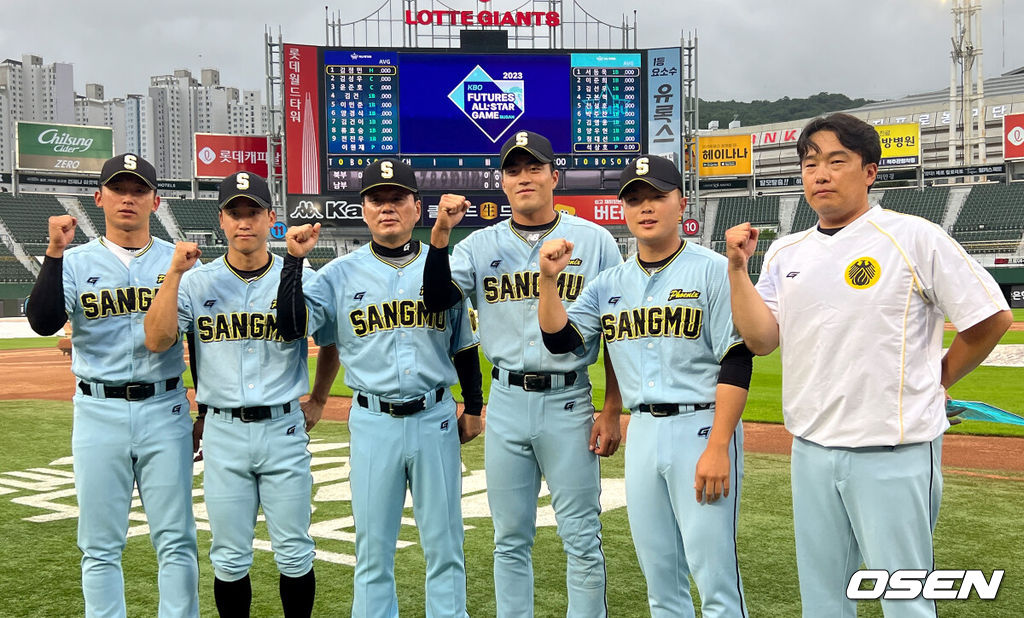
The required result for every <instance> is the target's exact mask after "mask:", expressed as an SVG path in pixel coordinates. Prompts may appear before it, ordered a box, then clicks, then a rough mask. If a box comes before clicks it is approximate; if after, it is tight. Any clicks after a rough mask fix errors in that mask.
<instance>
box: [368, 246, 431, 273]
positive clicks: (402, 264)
mask: <svg viewBox="0 0 1024 618" xmlns="http://www.w3.org/2000/svg"><path fill="white" fill-rule="evenodd" d="M366 246H368V247H369V248H370V255H372V256H373V257H375V258H377V259H378V260H380V261H381V262H383V263H384V264H387V265H388V266H390V267H391V268H395V269H398V268H405V267H406V266H408V265H409V264H412V263H413V262H415V261H416V258H418V257H419V256H420V254H421V253H423V243H422V242H420V243H416V251H415V253H413V254H412V256H411V257H410V258H409V260H408V261H407V262H403V263H401V264H392V263H391V262H389V261H388V260H386V259H384V258H383V257H381V256H380V255H377V252H376V251H374V250H373V244H372V243H367V245H366Z"/></svg>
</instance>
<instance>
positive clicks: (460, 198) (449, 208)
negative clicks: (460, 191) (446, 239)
mask: <svg viewBox="0 0 1024 618" xmlns="http://www.w3.org/2000/svg"><path fill="white" fill-rule="evenodd" d="M472 205H473V204H471V203H470V201H469V200H467V199H466V196H464V195H456V194H454V193H445V194H444V195H442V196H441V201H440V203H438V205H437V222H436V223H434V226H435V227H437V228H438V229H440V230H444V231H451V229H452V228H454V227H455V226H456V225H458V224H459V221H462V217H464V216H465V215H466V211H467V210H469V207H470V206H472Z"/></svg>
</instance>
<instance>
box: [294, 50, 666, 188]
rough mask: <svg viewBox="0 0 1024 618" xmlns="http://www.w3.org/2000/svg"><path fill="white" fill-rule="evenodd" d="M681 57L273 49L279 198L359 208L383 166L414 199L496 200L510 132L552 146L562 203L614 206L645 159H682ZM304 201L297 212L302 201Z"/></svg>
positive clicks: (663, 53)
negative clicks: (370, 179) (389, 162)
mask: <svg viewBox="0 0 1024 618" xmlns="http://www.w3.org/2000/svg"><path fill="white" fill-rule="evenodd" d="M680 70H681V67H680V54H679V48H667V49H659V50H613V51H601V52H594V51H593V50H587V51H571V50H565V51H563V50H514V51H509V52H502V53H487V54H484V53H469V52H463V51H459V50H450V51H449V50H437V49H401V50H395V49H352V48H329V47H313V46H304V45H285V70H284V90H285V125H286V130H285V139H286V144H285V148H286V162H287V166H288V172H287V183H286V184H287V193H289V194H297V195H306V196H310V195H320V196H325V197H330V196H332V195H335V196H338V195H341V196H344V195H348V196H352V195H353V194H356V195H355V197H358V195H357V194H358V190H357V189H358V181H359V177H360V173H361V171H362V169H363V168H364V167H365V166H366V165H368V164H369V163H371V162H372V161H374V160H376V159H378V158H381V157H395V158H400V159H403V160H405V161H407V162H408V163H410V164H411V165H412V166H413V168H414V169H415V170H416V171H417V176H418V180H419V184H420V187H421V189H422V190H423V191H424V192H431V191H437V192H445V191H461V192H470V191H476V192H478V193H479V192H483V193H485V194H486V193H488V192H497V193H498V194H499V195H500V172H499V171H498V170H497V169H496V168H497V165H498V153H499V150H500V148H501V145H502V144H503V143H504V142H505V140H507V139H508V138H509V137H510V136H512V135H514V134H515V133H516V131H521V130H531V131H535V132H537V133H540V134H542V135H544V136H545V137H547V138H548V139H550V140H551V143H552V146H553V148H554V151H555V155H556V160H555V166H556V168H557V169H559V170H561V178H560V186H559V190H560V191H567V192H569V193H572V192H576V193H595V192H603V193H607V192H609V190H611V192H612V193H614V189H615V187H617V181H618V172H619V170H621V169H622V168H623V167H624V166H625V165H626V164H627V163H628V162H629V161H630V160H631V159H632V158H633V157H635V156H637V155H638V154H640V153H643V152H650V153H654V154H661V155H666V156H670V157H672V158H674V159H675V160H676V161H679V160H680V156H679V155H680V151H681V148H682V144H681V137H680V135H679V133H680V132H681V131H680V129H681V127H680V122H679V118H680V112H681V110H680V108H681V89H680V74H679V71H680ZM307 201H308V200H307Z"/></svg>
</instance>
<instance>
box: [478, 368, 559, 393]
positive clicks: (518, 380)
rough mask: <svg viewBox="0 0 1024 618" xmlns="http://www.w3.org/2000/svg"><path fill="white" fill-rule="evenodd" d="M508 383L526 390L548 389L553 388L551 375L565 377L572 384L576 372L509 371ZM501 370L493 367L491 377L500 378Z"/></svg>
mask: <svg viewBox="0 0 1024 618" xmlns="http://www.w3.org/2000/svg"><path fill="white" fill-rule="evenodd" d="M507 373H508V383H509V386H518V387H520V388H522V389H523V390H524V391H547V390H551V376H552V375H556V376H559V375H560V376H562V377H563V378H564V379H565V385H566V386H572V385H573V384H575V383H576V372H575V371H570V372H568V373H564V374H563V373H556V374H550V373H516V372H514V371H509V372H507ZM500 375H501V372H500V371H499V370H498V368H497V367H494V368H493V369H491V377H493V378H494V379H495V380H497V379H500V378H499V376H500Z"/></svg>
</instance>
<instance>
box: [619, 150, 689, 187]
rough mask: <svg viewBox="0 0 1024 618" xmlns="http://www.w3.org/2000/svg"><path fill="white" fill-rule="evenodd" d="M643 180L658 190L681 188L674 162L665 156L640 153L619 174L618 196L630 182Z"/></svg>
mask: <svg viewBox="0 0 1024 618" xmlns="http://www.w3.org/2000/svg"><path fill="white" fill-rule="evenodd" d="M637 182H645V183H647V184H649V185H651V186H652V187H654V188H655V189H657V190H658V191H664V192H666V193H667V192H669V191H671V190H672V189H679V190H680V191H682V190H683V177H682V175H680V174H679V170H678V169H677V168H676V164H675V163H673V162H672V161H671V160H669V159H666V158H665V157H659V156H657V155H641V156H639V157H637V158H635V159H633V160H632V161H631V162H630V164H629V165H627V166H626V168H625V169H623V170H622V174H621V175H620V176H619V197H622V194H623V193H625V192H626V189H628V188H629V186H630V185H631V184H634V183H637Z"/></svg>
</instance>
